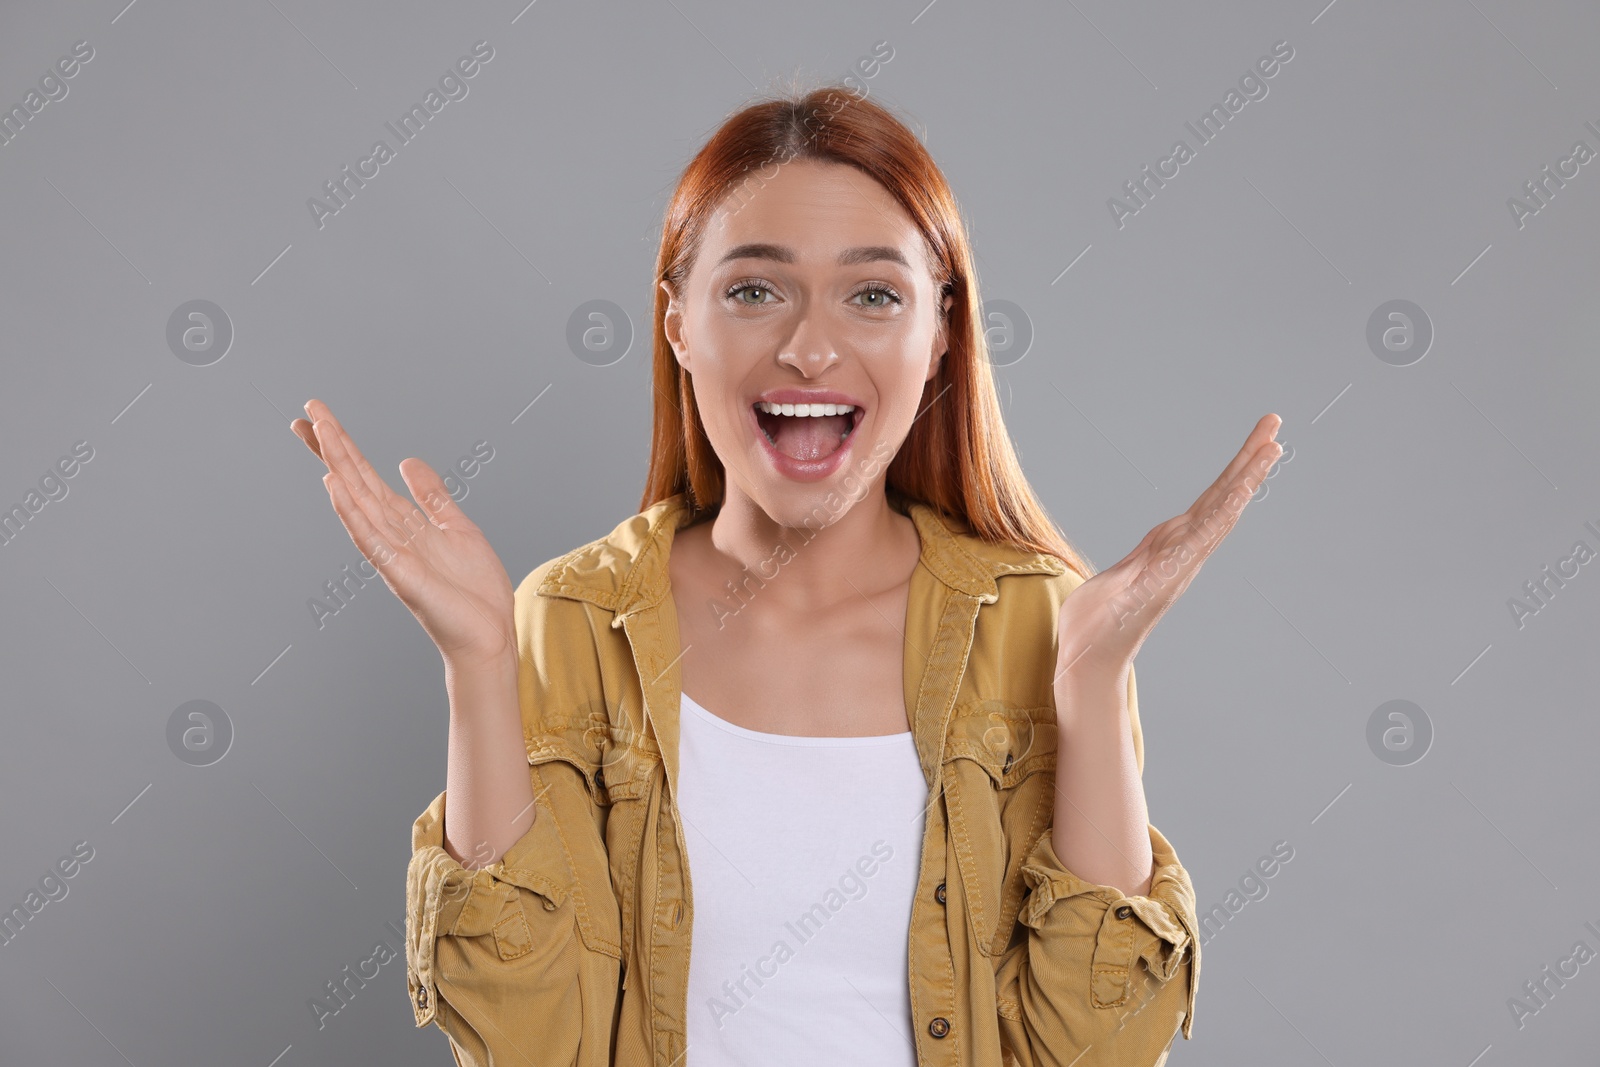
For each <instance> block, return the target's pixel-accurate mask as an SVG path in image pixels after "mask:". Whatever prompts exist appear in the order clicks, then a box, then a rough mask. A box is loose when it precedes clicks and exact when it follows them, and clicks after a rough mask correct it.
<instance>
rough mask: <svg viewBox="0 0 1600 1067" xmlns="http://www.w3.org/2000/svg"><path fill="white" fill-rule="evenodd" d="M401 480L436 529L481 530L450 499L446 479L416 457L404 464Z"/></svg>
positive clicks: (403, 461)
mask: <svg viewBox="0 0 1600 1067" xmlns="http://www.w3.org/2000/svg"><path fill="white" fill-rule="evenodd" d="M400 477H401V479H402V480H403V481H404V482H405V483H406V488H407V489H409V490H411V496H412V498H413V499H415V500H416V502H417V505H418V506H419V507H420V508H422V511H423V514H425V515H427V516H428V518H429V519H430V520H432V522H433V524H434V525H435V526H438V527H440V528H441V529H445V530H461V529H466V530H476V529H477V528H478V527H477V524H476V523H474V522H473V521H472V520H471V519H469V518H467V513H466V512H464V511H462V510H461V507H460V505H459V504H457V503H456V501H455V498H454V497H452V496H451V495H450V490H449V488H448V487H447V486H446V485H445V484H444V479H443V478H441V477H439V474H438V472H437V471H435V470H434V469H433V468H432V467H430V466H428V465H427V464H426V463H424V462H423V461H422V460H420V459H417V458H416V457H415V456H408V457H406V458H405V459H403V460H401V461H400Z"/></svg>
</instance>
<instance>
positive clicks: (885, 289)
mask: <svg viewBox="0 0 1600 1067" xmlns="http://www.w3.org/2000/svg"><path fill="white" fill-rule="evenodd" d="M746 289H760V290H762V291H763V292H768V293H770V292H772V286H770V285H768V284H766V283H765V282H763V281H762V280H761V279H759V278H741V279H740V280H738V281H736V282H734V283H733V284H732V285H731V286H729V287H728V288H727V289H726V290H725V291H724V292H723V294H722V296H723V299H725V300H732V299H733V298H734V296H735V295H736V294H738V293H740V292H742V291H744V290H746ZM862 293H882V294H883V295H884V296H887V297H888V298H889V299H890V300H893V301H894V302H895V303H896V304H901V303H904V301H903V300H901V299H900V294H899V293H897V292H895V291H894V289H892V288H890V287H889V286H887V285H885V284H883V283H882V282H869V283H868V284H867V285H865V286H863V287H862V288H860V289H857V290H856V291H855V292H853V293H851V294H850V295H851V297H852V298H853V297H857V296H860V295H861V294H862ZM739 302H740V303H745V302H744V301H739ZM764 303H766V301H762V303H761V304H748V303H746V304H745V306H747V307H761V306H762V304H764ZM861 306H863V307H869V306H871V305H865V304H864V305H861ZM877 306H878V307H882V306H883V305H881V304H880V305H877Z"/></svg>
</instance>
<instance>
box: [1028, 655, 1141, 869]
mask: <svg viewBox="0 0 1600 1067" xmlns="http://www.w3.org/2000/svg"><path fill="white" fill-rule="evenodd" d="M1055 697H1056V721H1057V724H1058V725H1059V727H1060V731H1059V733H1058V735H1057V740H1056V797H1055V826H1054V829H1053V831H1052V835H1051V844H1052V845H1053V846H1054V848H1055V851H1056V857H1057V858H1058V859H1060V860H1061V862H1062V864H1064V865H1065V866H1066V867H1067V869H1068V870H1070V871H1071V872H1072V873H1073V874H1075V875H1077V876H1078V877H1079V878H1082V879H1083V880H1085V881H1087V882H1093V883H1096V884H1098V885H1110V886H1115V887H1116V888H1117V889H1120V890H1121V891H1122V892H1123V894H1124V895H1126V896H1143V895H1145V894H1147V893H1148V892H1149V890H1150V880H1151V876H1152V875H1153V873H1154V860H1153V857H1152V854H1151V851H1150V834H1149V830H1148V825H1149V810H1148V809H1147V808H1146V806H1145V796H1144V783H1143V781H1142V780H1141V778H1140V776H1139V767H1138V763H1137V761H1136V758H1135V754H1134V749H1133V734H1132V729H1131V727H1130V724H1129V717H1128V676H1127V673H1126V671H1124V672H1121V673H1118V674H1116V675H1115V676H1102V675H1098V674H1084V675H1081V676H1072V675H1070V674H1069V675H1065V676H1063V677H1062V679H1061V680H1058V681H1057V683H1056V686H1055Z"/></svg>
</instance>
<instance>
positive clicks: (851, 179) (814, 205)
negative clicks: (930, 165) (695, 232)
mask: <svg viewBox="0 0 1600 1067" xmlns="http://www.w3.org/2000/svg"><path fill="white" fill-rule="evenodd" d="M772 169H773V168H772V167H771V166H768V167H767V168H766V172H767V173H768V174H770V173H771V172H772ZM745 245H777V246H781V247H783V248H785V249H788V250H790V251H792V252H793V253H794V256H795V259H794V262H796V263H798V264H813V265H825V264H833V263H837V262H838V261H839V256H840V254H841V253H845V252H847V251H848V250H850V249H857V248H861V247H864V246H887V247H890V248H895V249H898V250H899V252H900V254H901V255H902V256H903V257H904V258H905V261H906V263H907V264H908V265H909V266H910V267H911V268H912V269H913V270H917V271H926V270H927V269H928V267H929V262H928V253H927V249H926V247H925V244H924V242H923V240H922V234H921V233H920V232H919V231H918V230H917V227H916V224H915V223H913V222H912V221H911V216H910V215H908V214H907V213H906V211H905V209H904V208H902V207H901V206H900V204H899V203H898V202H897V201H896V200H895V199H894V197H892V196H890V195H889V191H888V190H887V189H885V188H884V187H883V186H882V185H880V184H878V182H877V181H876V180H875V179H873V178H872V177H870V176H869V175H867V174H864V173H862V172H861V171H859V170H857V169H856V168H855V167H852V166H849V165H847V164H843V163H825V162H819V161H817V160H795V161H793V162H791V163H786V164H782V165H780V166H778V167H777V174H776V176H774V177H772V178H770V179H768V178H766V177H765V176H763V175H758V174H757V173H756V172H755V171H752V172H751V177H750V178H749V179H748V181H747V183H746V184H745V185H744V186H743V187H742V188H736V189H735V190H733V191H732V192H730V193H729V194H728V195H727V196H725V197H724V198H723V200H722V201H721V203H720V204H718V206H717V208H716V209H715V210H714V211H713V212H712V215H711V219H710V224H709V225H708V226H707V228H706V232H705V235H704V240H703V243H702V245H701V257H700V258H701V262H702V263H703V264H705V266H706V268H707V269H708V270H714V269H716V267H717V265H718V264H719V262H720V261H721V260H722V259H723V257H724V256H726V255H727V253H728V252H730V251H734V250H736V249H738V248H739V247H740V246H745Z"/></svg>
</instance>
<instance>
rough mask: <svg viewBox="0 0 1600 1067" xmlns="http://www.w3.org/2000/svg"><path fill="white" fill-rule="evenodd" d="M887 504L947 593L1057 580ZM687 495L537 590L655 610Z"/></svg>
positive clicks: (990, 598) (1010, 549)
mask: <svg viewBox="0 0 1600 1067" xmlns="http://www.w3.org/2000/svg"><path fill="white" fill-rule="evenodd" d="M889 498H890V503H891V506H892V507H894V508H895V509H896V510H897V511H900V512H902V513H903V514H907V515H909V517H910V518H911V520H912V521H913V522H915V523H916V525H917V534H918V537H919V540H920V541H921V544H922V555H921V560H922V563H923V565H924V566H926V567H927V568H928V570H929V571H930V572H931V573H932V574H933V575H934V577H936V578H938V579H939V580H940V581H941V582H943V583H944V584H945V585H947V586H949V587H950V588H951V589H953V590H955V591H957V592H960V593H964V594H966V595H968V596H972V597H976V598H978V600H979V601H980V602H982V603H985V604H992V603H994V601H995V600H996V599H997V598H998V596H999V588H998V586H997V585H996V584H995V579H996V578H998V577H999V576H1000V575H1003V574H1037V573H1045V574H1057V575H1059V574H1063V573H1065V572H1066V569H1067V567H1066V564H1065V563H1063V562H1062V561H1061V560H1059V559H1057V558H1056V557H1055V556H1052V555H1048V554H1046V553H1042V552H1034V551H1031V550H1028V549H1022V548H1017V547H1014V546H1011V545H1005V544H997V543H994V542H990V541H985V540H983V539H982V538H979V537H976V536H974V535H973V534H972V533H971V532H969V531H968V529H967V528H966V526H965V525H964V524H962V523H961V521H960V520H959V519H956V518H953V517H950V516H947V515H944V514H943V513H941V512H939V511H937V510H935V509H934V508H933V507H931V506H930V505H928V504H925V503H923V502H922V501H919V500H912V499H910V498H908V497H905V496H902V495H901V494H899V493H898V492H897V491H895V490H890V491H889ZM690 518H691V515H690V511H689V507H688V496H687V494H686V493H677V494H675V495H673V496H670V497H667V498H666V499H664V500H661V501H658V502H657V503H655V504H652V505H651V506H650V507H648V508H646V509H645V510H643V511H641V512H639V513H638V514H636V515H633V516H632V517H630V518H628V519H626V520H624V521H623V522H621V523H619V524H618V525H617V526H616V527H615V528H614V529H613V530H612V531H611V532H610V533H609V534H607V535H606V536H605V537H602V538H599V539H598V540H595V541H591V542H590V543H588V544H587V545H584V546H582V547H580V548H577V549H574V550H573V551H572V552H569V553H567V555H565V556H563V557H561V558H560V559H559V560H557V561H556V563H555V564H554V565H553V566H552V567H551V568H550V570H549V572H548V573H547V574H546V575H545V578H544V580H543V581H542V582H540V584H539V589H538V592H539V595H540V596H559V597H569V598H571V599H575V600H586V601H589V602H590V603H592V604H597V605H599V606H600V607H602V608H605V609H607V610H608V611H612V612H615V613H616V618H615V619H613V620H612V623H611V625H612V626H613V627H616V626H620V625H622V620H623V618H624V617H626V616H628V615H631V614H633V613H635V612H638V611H642V610H645V609H647V608H650V607H653V606H655V605H656V604H659V603H660V602H661V601H662V600H663V599H664V598H665V597H666V596H667V594H668V592H669V591H670V588H671V581H670V575H669V572H668V568H667V560H668V558H669V555H670V552H671V549H672V540H673V537H674V536H675V535H676V534H677V531H678V530H679V529H681V528H682V527H683V526H685V525H687V524H688V523H689V521H690Z"/></svg>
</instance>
